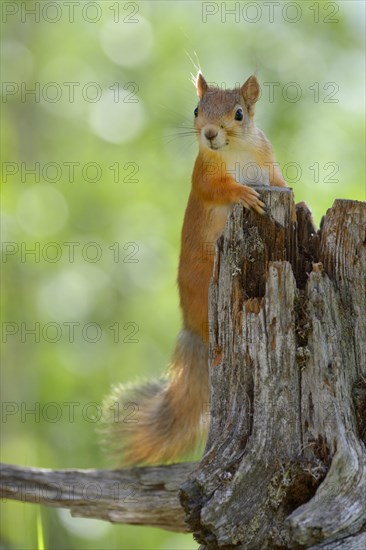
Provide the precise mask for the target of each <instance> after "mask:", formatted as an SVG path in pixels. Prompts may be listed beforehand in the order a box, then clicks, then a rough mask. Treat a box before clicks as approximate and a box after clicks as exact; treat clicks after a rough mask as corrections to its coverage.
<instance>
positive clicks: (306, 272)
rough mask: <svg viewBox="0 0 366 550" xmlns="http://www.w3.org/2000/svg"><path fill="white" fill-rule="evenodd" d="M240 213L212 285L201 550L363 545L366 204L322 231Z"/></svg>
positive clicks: (329, 221)
mask: <svg viewBox="0 0 366 550" xmlns="http://www.w3.org/2000/svg"><path fill="white" fill-rule="evenodd" d="M260 193H261V198H262V200H263V201H264V202H265V203H266V206H267V211H268V215H266V216H259V215H258V214H256V213H252V212H248V211H245V210H244V209H243V208H241V207H236V208H235V210H234V212H233V214H232V215H231V217H230V220H229V221H228V223H227V225H226V229H225V233H224V236H223V237H222V238H221V239H220V240H219V242H218V245H217V252H216V260H215V268H214V275H213V280H212V283H211V288H210V300H209V301H210V311H209V320H210V346H209V358H210V366H209V370H210V382H211V396H210V402H211V406H210V411H211V412H210V417H211V418H210V430H209V437H208V441H207V445H206V451H205V455H204V457H203V459H202V461H201V463H200V465H199V466H198V468H197V469H196V470H195V471H194V472H193V473H192V474H191V476H190V479H189V480H188V481H187V482H186V483H185V484H184V485H183V486H182V489H181V502H182V505H183V507H184V509H185V511H186V515H187V522H188V524H189V526H190V529H191V530H192V531H193V533H194V535H195V537H196V539H197V541H199V542H200V543H201V545H202V546H201V549H207V550H209V549H225V550H227V549H230V548H240V549H247V550H266V549H268V550H269V549H270V550H285V549H305V548H311V549H312V550H315V549H317V550H318V549H319V550H320V549H324V550H325V549H326V550H330V549H338V548H339V549H342V550H345V549H350V550H351V549H354V550H356V549H357V550H364V549H365V548H366V450H365V445H366V203H362V202H358V201H347V200H337V201H335V203H334V205H333V207H332V208H331V209H330V210H328V212H327V214H326V216H325V218H323V220H322V224H321V229H320V231H318V232H317V231H316V230H315V228H314V226H313V223H312V219H311V214H310V212H309V210H308V209H307V207H306V205H304V204H303V203H302V204H299V205H297V206H296V207H295V205H294V203H293V194H292V191H291V190H289V189H278V188H260Z"/></svg>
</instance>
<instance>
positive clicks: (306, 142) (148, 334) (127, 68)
mask: <svg viewBox="0 0 366 550" xmlns="http://www.w3.org/2000/svg"><path fill="white" fill-rule="evenodd" d="M51 4H52V5H51ZM55 4H56V7H57V5H58V8H59V9H56V8H55ZM71 4H72V3H71ZM73 4H74V7H73V8H72V7H70V3H68V5H67V3H64V2H62V1H60V2H58V3H55V2H33V1H32V2H30V1H29V2H2V43H1V45H2V48H1V49H2V105H1V107H2V108H1V110H2V113H1V114H2V197H3V200H2V238H3V251H4V252H5V253H4V256H3V263H2V272H3V277H2V281H3V312H2V323H3V324H2V326H3V358H4V361H5V362H3V365H4V366H3V372H2V382H3V383H2V392H3V394H2V399H3V402H4V403H3V405H4V409H3V419H2V438H3V440H2V442H3V452H2V460H3V461H6V462H11V463H16V464H22V465H29V466H41V467H49V468H67V467H78V468H100V467H110V466H111V465H112V464H111V463H110V462H109V461H108V458H107V457H106V456H105V455H103V452H102V450H101V449H100V446H99V443H98V438H97V436H96V427H97V424H98V405H99V404H100V403H101V400H102V398H103V395H104V394H105V393H107V392H108V388H109V386H110V384H111V383H113V382H118V381H121V382H123V381H127V380H132V379H135V378H136V377H140V376H141V377H152V376H156V375H157V374H158V373H160V372H161V371H162V369H163V367H164V365H166V364H167V363H168V360H169V355H170V352H171V350H172V348H173V344H174V340H175V336H176V334H177V332H178V330H179V327H180V315H179V307H178V296H177V291H176V287H175V279H176V270H177V264H178V254H179V239H180V227H181V224H182V218H183V214H184V209H185V203H186V201H187V197H188V193H189V189H190V175H191V171H192V165H193V162H194V158H195V155H196V144H195V138H194V136H193V135H188V136H185V137H184V136H183V137H182V136H180V135H179V134H180V132H181V131H182V128H184V127H192V118H193V116H192V113H193V109H194V107H195V106H196V102H197V100H196V95H195V90H194V88H193V87H192V84H191V83H190V81H189V80H190V73H191V72H192V73H195V72H196V69H195V67H194V66H193V63H192V61H191V59H190V58H192V59H193V60H195V61H196V52H197V56H198V58H199V63H200V65H201V67H202V70H203V72H204V75H205V77H206V79H207V80H208V81H209V82H217V83H225V85H227V86H228V87H231V86H233V85H235V83H239V82H243V81H244V80H245V79H246V78H247V77H248V76H249V75H250V74H252V73H253V72H256V74H257V75H258V78H259V80H260V82H261V83H262V88H263V94H262V98H261V100H260V102H259V104H258V107H257V116H256V120H257V124H258V126H259V127H260V128H262V129H263V130H264V132H265V133H266V134H267V136H268V137H269V139H270V140H271V141H272V143H273V146H274V149H275V152H276V156H277V160H278V161H279V163H280V164H281V166H284V165H287V168H286V170H287V174H285V175H287V178H288V179H292V180H297V181H294V183H293V184H292V187H293V188H294V191H295V196H296V200H297V201H301V200H305V201H306V202H307V203H308V204H309V206H310V208H311V209H312V211H313V212H314V217H315V220H316V221H317V222H318V223H319V221H320V218H321V216H322V215H323V214H324V213H325V211H326V210H327V208H329V207H330V206H331V205H332V203H333V200H334V199H335V198H337V197H342V198H348V199H359V200H365V183H364V182H365V174H364V161H363V159H364V146H365V144H364V137H363V132H364V126H363V121H364V118H363V114H364V104H363V101H364V89H363V86H364V74H365V73H364V65H363V61H364V60H363V44H364V3H363V2H352V1H350V2H338V3H335V2H330V3H329V2H325V3H324V2H301V3H297V4H296V3H295V8H294V6H293V5H294V3H284V2H281V3H280V5H279V6H273V9H274V11H273V18H271V14H270V11H269V10H270V8H269V6H268V3H267V6H266V5H265V4H263V3H262V2H257V3H255V2H254V3H253V2H251V3H249V4H250V5H251V7H250V6H249V7H248V3H246V2H236V3H234V2H227V3H221V2H220V3H215V2H206V3H205V2H203V3H201V2H195V1H194V2H188V1H187V2H161V1H154V2H109V1H101V2H82V3H79V2H75V3H73ZM273 4H275V3H273ZM288 4H291V5H292V7H291V6H290V7H287V8H286V5H287V6H288ZM47 5H48V6H47ZM96 6H97V8H98V9H97V8H96ZM235 6H236V8H235ZM238 6H239V8H240V11H238ZM296 6H297V8H296ZM233 8H235V9H236V10H237V11H236V15H235V14H234V15H233V14H230V13H229V11H228V10H229V9H233ZM32 10H35V12H34V14H32ZM225 10H226V11H225ZM295 10H297V11H295ZM37 13H38V15H37ZM298 15H299V16H300V17H299V18H298V17H297V16H298ZM235 18H236V20H235ZM297 18H298V20H297V21H296V19H297ZM272 19H273V20H272ZM70 83H74V84H70ZM91 83H94V84H91ZM116 83H118V85H117V84H116ZM270 83H272V84H270ZM37 87H38V88H37ZM32 89H33V90H35V94H32V93H31V92H30V90H32ZM270 89H272V90H273V92H274V96H273V98H272V99H273V100H271V97H270V94H269V92H270ZM117 92H118V93H119V96H118V97H117V95H116V94H117ZM286 93H287V97H286ZM73 94H74V97H72V96H73ZM298 94H299V97H298V100H297V101H294V98H295V99H296V96H297V95H298ZM300 94H301V97H300ZM99 96H100V97H99ZM36 163H38V165H37V164H36ZM72 163H75V164H72ZM90 163H92V164H90ZM289 163H290V164H289ZM117 166H118V167H119V174H117ZM72 168H73V169H74V174H72ZM299 169H300V170H301V172H298V170H299ZM31 170H35V173H33V174H32V173H31V172H30V171H31ZM71 176H72V177H71ZM116 180H117V181H116ZM65 243H69V244H65ZM70 243H74V244H70ZM91 243H96V244H94V245H93V244H91ZM31 250H34V253H33V254H32V253H29V251H31ZM27 251H28V253H27ZM72 251H73V252H72ZM37 323H38V325H36V324H37ZM90 323H92V324H91V325H90ZM117 327H118V329H119V330H118V331H117ZM32 328H33V329H35V331H36V332H35V333H33V334H31V333H30V332H27V331H28V330H30V329H32ZM73 331H74V334H73ZM117 332H118V334H117ZM93 340H95V341H94V342H93ZM70 403H74V405H73V406H71V405H70ZM93 404H94V405H93ZM32 410H33V411H34V412H33V413H32ZM72 410H73V411H74V414H71V411H72ZM38 513H39V512H38V507H37V506H33V505H29V504H20V503H14V502H7V503H6V504H2V533H3V535H2V537H3V538H2V542H1V548H4V549H7V548H14V549H15V548H17V549H25V548H27V549H33V548H35V547H36V546H37V517H38ZM41 522H42V529H43V536H44V540H45V547H46V548H53V549H60V550H61V549H62V550H65V549H76V548H77V549H83V548H89V549H90V548H96V549H97V548H98V549H100V548H110V549H114V548H121V549H130V550H131V549H139V550H141V549H143V548H146V549H147V548H149V549H152V548H159V549H164V548H165V549H173V548H174V549H189V548H195V547H196V544H195V543H194V541H193V539H192V537H191V536H190V535H185V536H184V535H175V534H171V533H166V532H163V531H160V530H157V529H149V528H143V527H129V526H112V525H109V524H107V523H105V522H99V521H88V520H83V519H75V518H71V517H70V515H69V513H68V512H67V511H63V510H52V509H42V511H41ZM38 536H39V533H38Z"/></svg>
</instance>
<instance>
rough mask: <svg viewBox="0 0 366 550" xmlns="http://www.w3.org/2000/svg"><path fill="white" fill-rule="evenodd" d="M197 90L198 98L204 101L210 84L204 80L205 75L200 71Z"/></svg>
mask: <svg viewBox="0 0 366 550" xmlns="http://www.w3.org/2000/svg"><path fill="white" fill-rule="evenodd" d="M196 88H197V95H198V97H199V98H200V99H202V98H203V96H204V95H205V93H206V92H207V90H208V84H207V82H206V80H205V79H204V78H203V74H202V73H201V71H198V74H197V78H196Z"/></svg>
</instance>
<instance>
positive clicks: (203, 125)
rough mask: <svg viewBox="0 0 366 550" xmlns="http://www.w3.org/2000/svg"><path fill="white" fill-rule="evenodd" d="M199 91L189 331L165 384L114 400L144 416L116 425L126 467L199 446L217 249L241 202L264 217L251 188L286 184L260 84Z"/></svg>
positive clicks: (189, 233)
mask: <svg viewBox="0 0 366 550" xmlns="http://www.w3.org/2000/svg"><path fill="white" fill-rule="evenodd" d="M196 85H197V93H198V96H199V99H200V101H199V105H198V108H197V110H198V112H197V117H196V120H195V128H196V131H197V134H198V140H199V153H198V157H197V159H196V162H195V165H194V169H193V175H192V189H191V193H190V196H189V200H188V205H187V208H186V212H185V217H184V223H183V229H182V239H181V253H180V262H179V271H178V287H179V293H180V305H181V309H182V316H183V331H182V332H181V335H180V338H179V339H178V342H177V345H176V348H175V352H174V354H173V358H172V362H171V365H170V368H169V371H168V378H167V380H166V381H163V382H161V383H160V384H152V383H150V384H147V385H145V386H140V387H137V388H132V390H131V389H130V388H125V387H118V388H116V390H115V392H114V393H113V394H112V397H111V398H110V399H109V401H108V403H109V404H110V403H111V399H112V400H113V399H114V400H116V401H118V402H119V403H121V404H122V403H124V402H125V401H126V399H128V400H129V401H131V400H133V401H134V402H135V403H136V404H137V406H138V409H139V419H138V422H137V423H136V424H134V425H123V424H121V423H114V425H113V423H110V426H111V428H112V430H110V433H111V434H112V439H113V441H117V440H118V441H120V439H122V441H121V446H122V452H123V456H124V462H125V463H126V462H127V463H142V462H149V463H157V462H160V461H167V460H172V459H173V458H175V457H177V456H178V455H179V454H180V453H181V452H182V451H184V450H185V449H187V448H189V447H192V446H194V444H195V442H196V440H197V438H198V435H199V425H200V418H201V416H202V413H203V412H204V411H205V410H206V409H207V402H208V399H209V397H208V393H209V392H208V353H207V343H208V339H209V327H208V287H209V283H210V278H211V275H212V270H213V262H214V252H215V243H216V241H217V239H218V238H219V237H220V235H221V234H222V232H223V230H224V227H225V223H226V220H227V217H228V215H229V213H230V211H231V208H232V206H233V205H234V204H235V203H241V204H243V205H244V206H245V207H246V208H251V209H253V210H255V211H257V212H258V213H259V214H263V213H264V204H263V203H262V202H261V200H260V197H259V194H258V193H257V191H255V190H254V189H253V188H252V187H250V185H246V183H257V184H263V183H264V184H267V185H276V186H285V185H286V183H285V181H284V179H283V176H282V174H281V171H280V169H279V167H278V166H277V165H276V163H275V160H274V156H273V152H272V146H271V144H270V142H269V141H268V140H267V138H266V137H265V135H264V134H263V132H261V130H259V129H258V128H256V126H255V125H254V121H253V116H254V109H255V103H256V101H257V99H258V97H259V92H260V89H259V84H258V82H257V80H256V78H255V77H254V76H252V77H250V78H249V79H248V80H247V81H246V82H245V84H244V85H243V86H242V87H241V88H240V89H236V90H225V91H221V90H217V89H213V88H210V87H209V86H208V85H207V83H206V81H205V80H204V78H203V76H202V75H201V74H199V76H198V77H197V84H196ZM238 113H239V114H238ZM241 116H242V118H241ZM237 117H239V118H237ZM252 173H254V182H253V177H252ZM236 174H238V177H235V176H236ZM256 174H257V175H256ZM247 178H248V180H249V179H250V178H251V181H247ZM123 400H124V401H123ZM112 402H114V401H112Z"/></svg>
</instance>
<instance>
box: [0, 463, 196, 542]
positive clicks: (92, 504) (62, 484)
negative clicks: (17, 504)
mask: <svg viewBox="0 0 366 550" xmlns="http://www.w3.org/2000/svg"><path fill="white" fill-rule="evenodd" d="M194 467H195V464H194V463H185V464H173V465H171V466H156V467H148V468H129V469H123V470H47V469H44V468H21V467H19V466H13V465H10V464H1V468H0V474H1V478H0V493H1V497H2V499H3V500H4V499H7V498H10V499H15V500H20V501H22V502H34V503H37V504H43V505H46V506H56V507H61V508H69V509H70V511H71V514H72V515H73V516H79V517H85V518H97V519H104V520H107V521H110V522H112V523H129V524H133V525H151V526H153V527H160V528H162V529H167V530H169V531H180V532H185V531H187V529H188V528H187V525H186V524H185V522H184V514H183V510H182V508H181V506H180V504H179V499H178V490H179V487H180V485H181V484H182V483H183V482H184V481H185V480H186V479H187V477H188V475H189V473H190V472H192V470H193V469H194Z"/></svg>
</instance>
